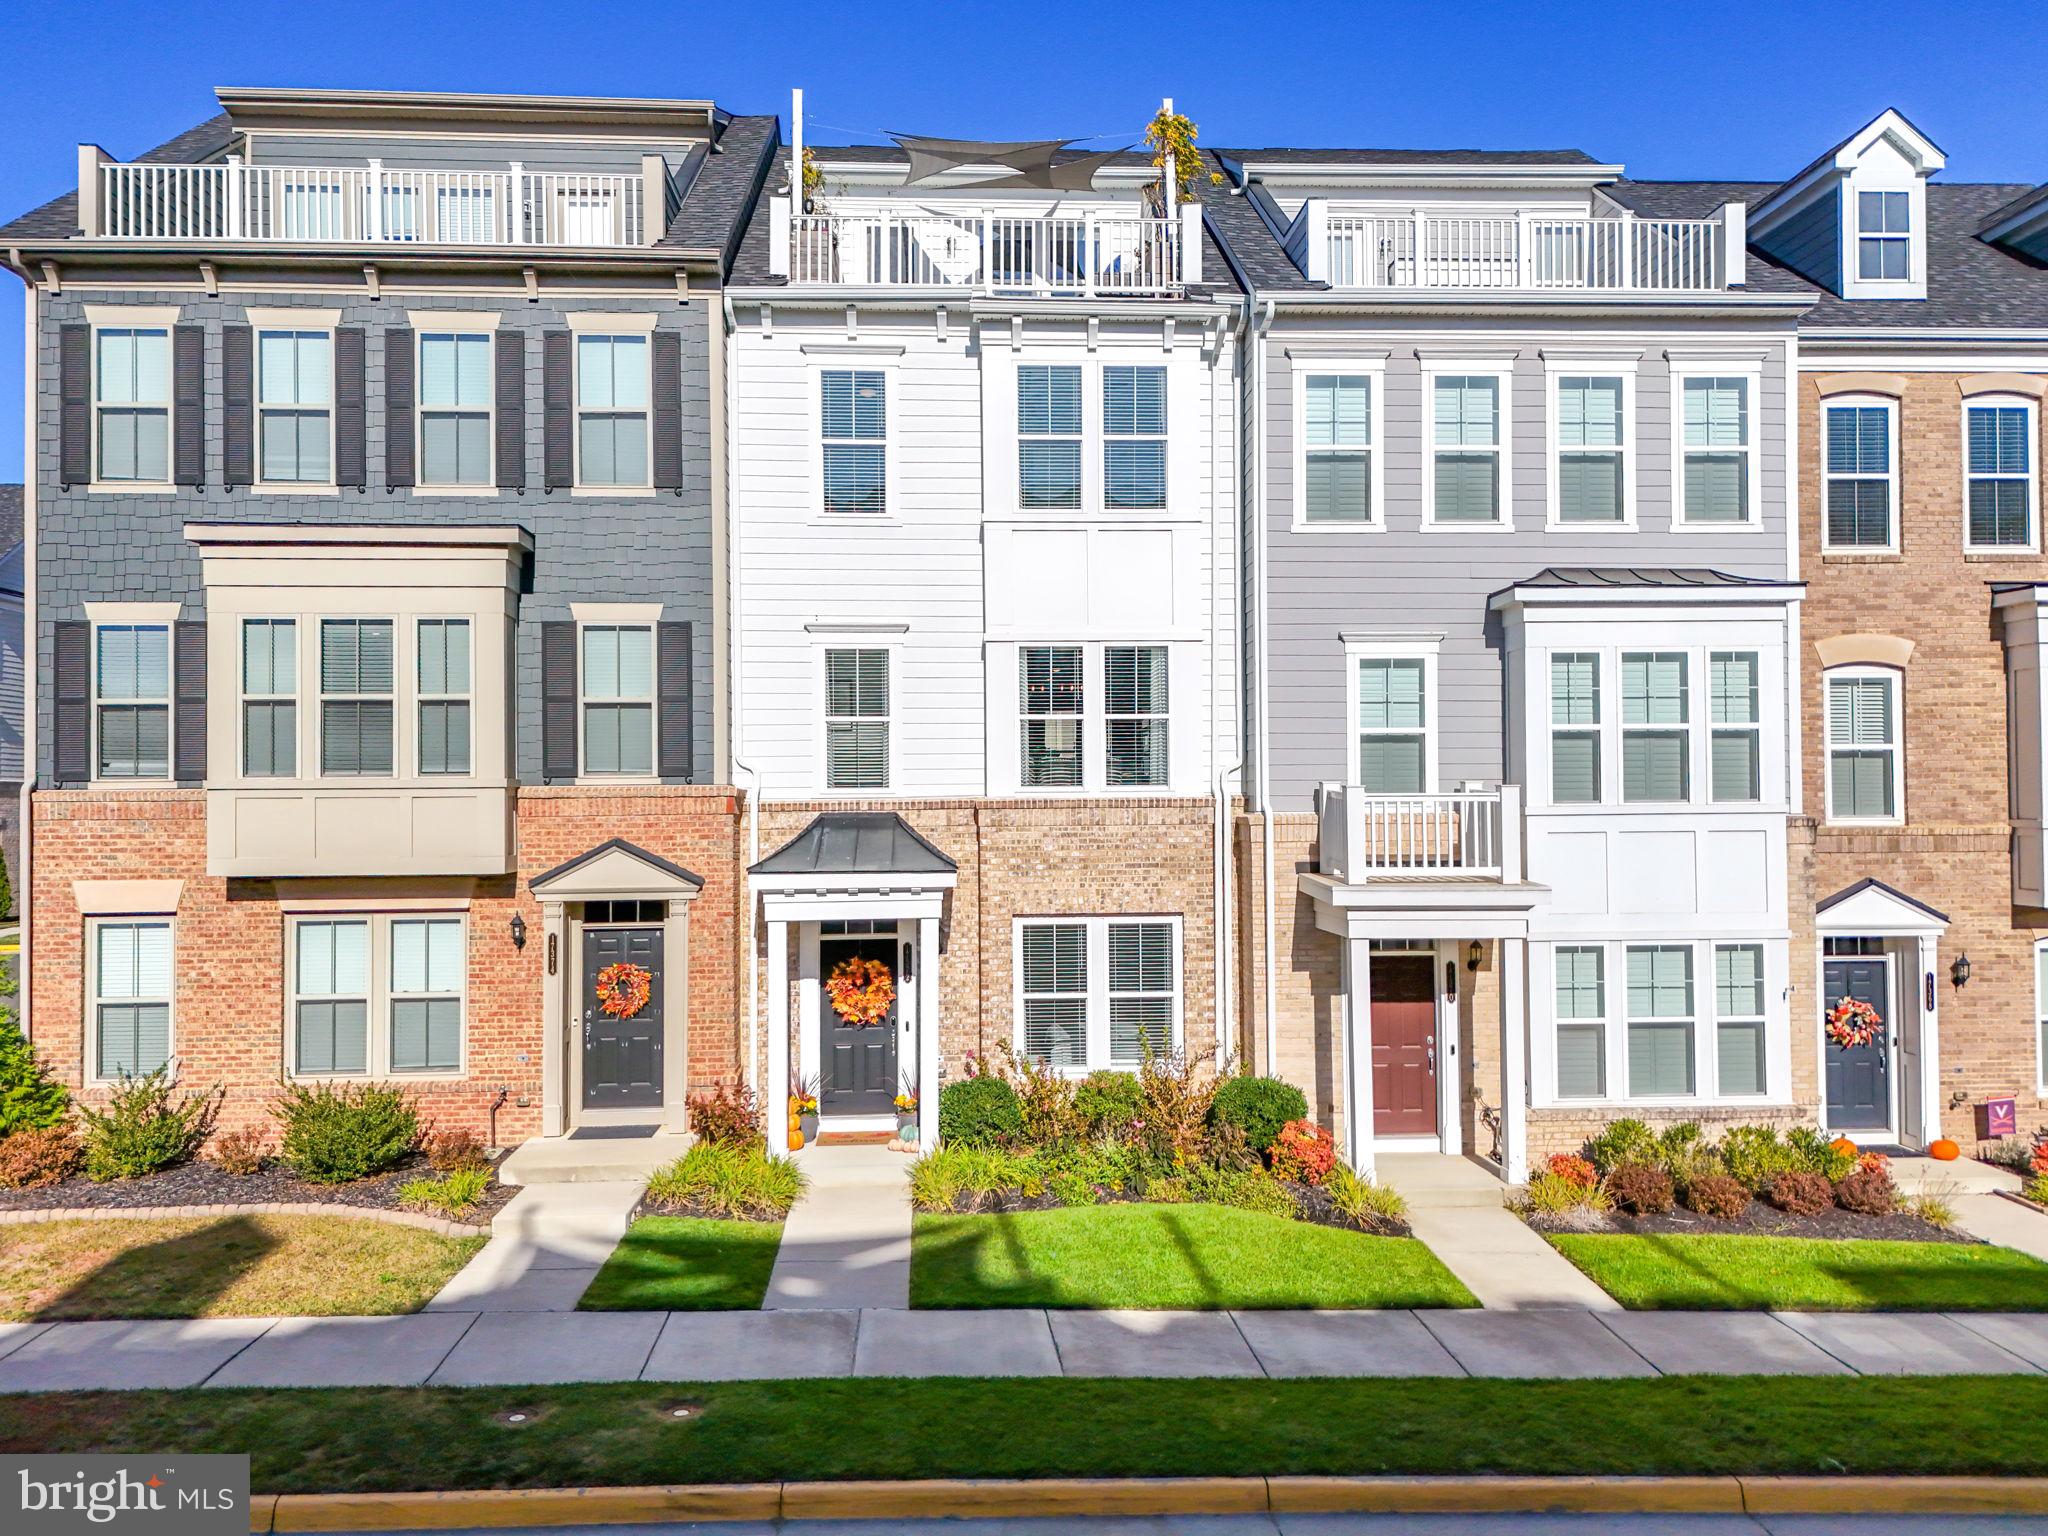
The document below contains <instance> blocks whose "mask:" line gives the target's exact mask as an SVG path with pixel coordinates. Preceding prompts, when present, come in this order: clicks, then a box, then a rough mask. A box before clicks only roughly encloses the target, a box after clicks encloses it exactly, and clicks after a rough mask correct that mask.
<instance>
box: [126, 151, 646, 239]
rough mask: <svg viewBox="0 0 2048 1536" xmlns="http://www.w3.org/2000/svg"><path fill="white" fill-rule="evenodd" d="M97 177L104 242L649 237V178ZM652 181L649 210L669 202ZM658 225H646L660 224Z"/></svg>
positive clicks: (291, 173) (459, 174) (283, 171)
mask: <svg viewBox="0 0 2048 1536" xmlns="http://www.w3.org/2000/svg"><path fill="white" fill-rule="evenodd" d="M92 171H93V173H94V175H95V176H96V182H97V184H96V187H95V189H94V190H95V191H96V193H97V201H96V203H95V205H94V212H95V213H96V214H97V226H96V227H94V226H91V225H88V226H87V233H88V234H93V235H97V236H99V237H102V238H105V239H109V240H205V241H245V240H246V241H284V242H290V243H293V244H305V245H325V244H340V245H353V244H372V245H388V244H397V245H494V246H495V245H547V246H576V247H588V246H636V245H643V244H646V243H648V238H649V234H650V226H649V224H648V222H647V217H646V210H647V208H648V206H649V201H650V198H649V193H648V181H649V176H648V174H647V173H646V172H644V171H643V173H642V174H640V175H611V174H586V173H581V172H561V171H528V170H526V169H525V168H524V167H522V166H519V165H516V164H515V165H512V166H510V167H508V168H507V169H506V170H502V171H422V170H393V169H388V168H386V167H384V166H383V165H381V164H380V163H378V162H376V161H371V162H370V163H369V164H367V165H362V166H289V165H245V164H242V163H240V162H239V161H237V160H233V159H230V160H228V161H225V162H222V163H220V164H214V165H154V164H133V165H123V164H116V163H111V162H106V161H101V162H99V163H98V164H97V165H96V166H94V167H92ZM666 180H667V178H666V176H665V175H663V176H660V177H659V178H658V180H657V185H656V195H657V196H658V197H660V199H661V200H660V201H658V202H655V203H654V204H653V206H654V210H655V215H656V218H657V219H660V218H662V217H663V215H664V214H665V211H666V207H667V203H668V201H669V199H668V197H667V195H666V192H665V191H664V186H665V183H666ZM662 227H664V226H661V225H659V224H657V225H655V226H653V227H652V233H653V234H657V235H658V234H659V233H660V231H661V228H662Z"/></svg>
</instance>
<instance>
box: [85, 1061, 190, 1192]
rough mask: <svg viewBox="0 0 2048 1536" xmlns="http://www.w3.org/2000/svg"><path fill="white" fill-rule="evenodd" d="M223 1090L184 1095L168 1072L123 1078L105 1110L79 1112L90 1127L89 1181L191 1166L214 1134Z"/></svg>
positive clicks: (87, 1128)
mask: <svg viewBox="0 0 2048 1536" xmlns="http://www.w3.org/2000/svg"><path fill="white" fill-rule="evenodd" d="M219 1108H220V1091H219V1090H218V1089H215V1090H211V1091H208V1092H204V1093H186V1094H180V1093H179V1092H178V1091H177V1090H176V1089H175V1088H173V1087H172V1086H171V1073H170V1069H169V1068H168V1067H158V1068H157V1069H156V1070H155V1071H154V1072H151V1073H150V1074H148V1075H147V1076H146V1077H128V1076H125V1075H124V1076H123V1077H122V1079H121V1082H120V1086H119V1087H117V1088H115V1089H114V1091H113V1092H112V1093H111V1094H110V1095H109V1096H108V1098H107V1107H106V1108H105V1109H104V1110H96V1109H86V1108H81V1109H80V1110H79V1116H80V1118H81V1119H83V1120H84V1122H85V1176H86V1177H87V1178H89V1179H92V1180H95V1181H96V1182H99V1183H105V1182H107V1181H108V1180H110V1179H139V1178H143V1177H145V1176H147V1175H149V1174H152V1173H161V1172H162V1171H163V1170H164V1169H166V1168H173V1167H176V1166H177V1165H178V1164H179V1163H183V1162H188V1161H190V1159H191V1157H192V1154H193V1153H195V1152H197V1151H198V1150H199V1145H200V1143H201V1142H203V1141H205V1140H206V1135H207V1132H209V1131H211V1130H212V1129H213V1117H214V1114H215V1112H216V1111H217V1110H218V1109H219Z"/></svg>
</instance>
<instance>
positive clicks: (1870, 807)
mask: <svg viewBox="0 0 2048 1536" xmlns="http://www.w3.org/2000/svg"><path fill="white" fill-rule="evenodd" d="M1826 723H1827V755H1828V820H1830V821H1869V822H1895V821H1899V820H1901V819H1902V817H1901V814H1900V810H1899V779H1900V774H1899V674H1898V673H1896V672H1891V671H1884V670H1878V669H1875V668H1860V667H1859V668H1853V669H1852V668H1841V669H1837V670H1836V671H1832V672H1830V673H1828V674H1827V722H1826Z"/></svg>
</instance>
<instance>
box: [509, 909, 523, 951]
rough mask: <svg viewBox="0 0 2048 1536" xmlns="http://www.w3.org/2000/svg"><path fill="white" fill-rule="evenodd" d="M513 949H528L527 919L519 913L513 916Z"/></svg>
mask: <svg viewBox="0 0 2048 1536" xmlns="http://www.w3.org/2000/svg"><path fill="white" fill-rule="evenodd" d="M512 947H513V948H514V949H524V948H526V919H525V918H524V917H522V916H520V914H518V913H517V912H514V913H513V914H512Z"/></svg>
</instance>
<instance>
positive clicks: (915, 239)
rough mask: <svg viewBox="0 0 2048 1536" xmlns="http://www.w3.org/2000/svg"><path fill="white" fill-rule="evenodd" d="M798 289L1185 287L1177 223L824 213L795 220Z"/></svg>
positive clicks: (793, 273)
mask: <svg viewBox="0 0 2048 1536" xmlns="http://www.w3.org/2000/svg"><path fill="white" fill-rule="evenodd" d="M789 280H790V281H791V282H792V283H843V284H849V285H852V286H856V287H886V288H964V289H970V290H979V291H981V292H984V293H1035V294H1098V293H1111V294H1114V293H1124V294H1160V293H1170V292H1172V291H1174V290H1176V289H1177V288H1179V287H1180V285H1181V283H1182V281H1183V274H1182V268H1181V262H1180V238H1179V232H1178V229H1177V228H1176V225H1175V221H1174V220H1172V219H1148V218H1105V217H1100V216H1097V215H1093V214H1090V215H1086V216H1082V217H1075V218H1035V217H1024V216H1018V215H1014V214H999V213H982V214H975V213H964V214H912V213H844V212H841V213H819V214H810V213H807V214H798V215H796V216H795V218H794V219H793V220H792V221H791V229H790V249H789Z"/></svg>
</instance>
